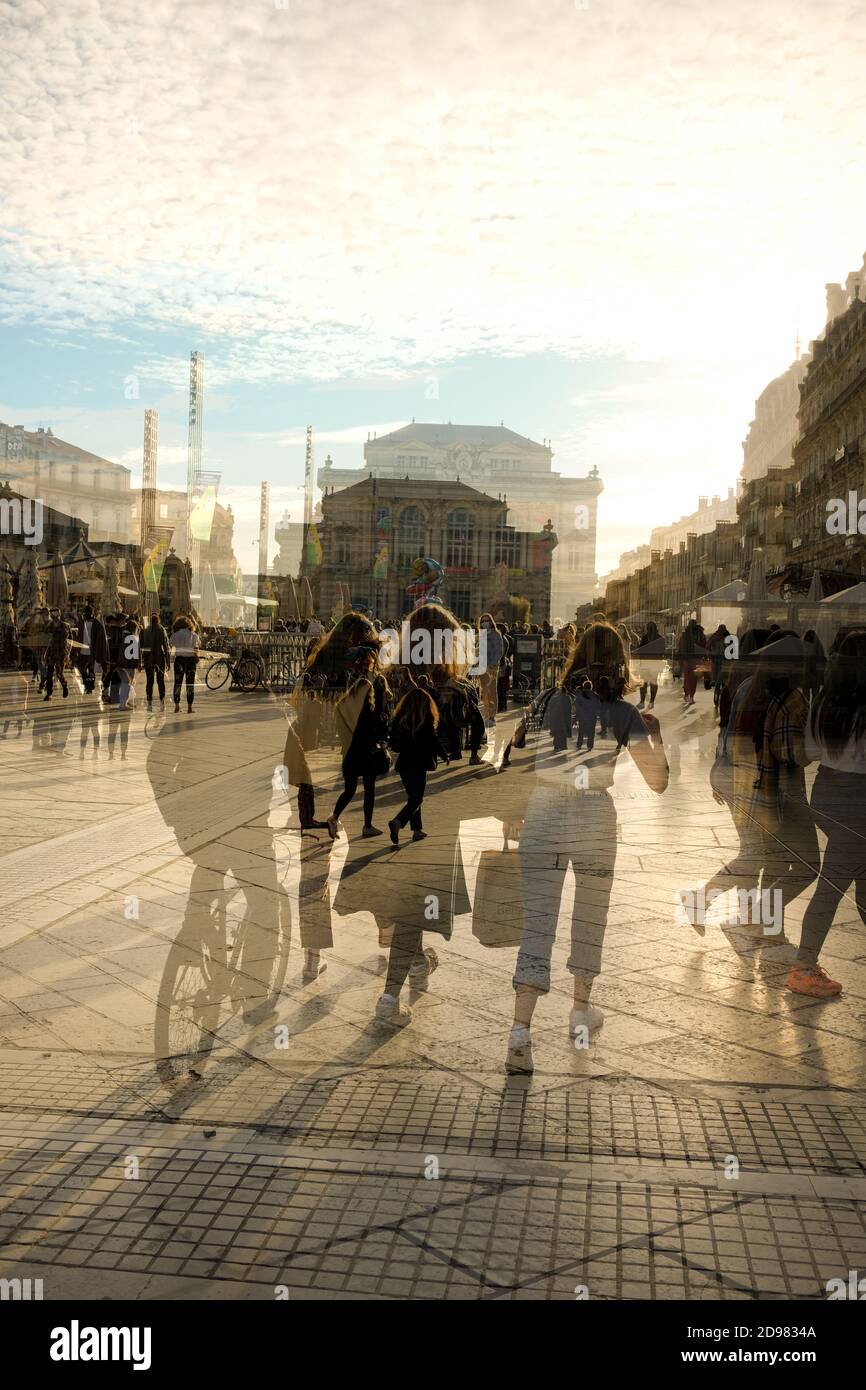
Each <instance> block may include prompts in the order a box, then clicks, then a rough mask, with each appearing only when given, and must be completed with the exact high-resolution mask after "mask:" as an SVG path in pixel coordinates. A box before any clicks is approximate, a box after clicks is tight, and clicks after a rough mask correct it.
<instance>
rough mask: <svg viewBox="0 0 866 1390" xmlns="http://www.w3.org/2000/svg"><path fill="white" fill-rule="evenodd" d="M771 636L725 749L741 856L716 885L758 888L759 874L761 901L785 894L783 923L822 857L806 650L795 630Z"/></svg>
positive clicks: (741, 697)
mask: <svg viewBox="0 0 866 1390" xmlns="http://www.w3.org/2000/svg"><path fill="white" fill-rule="evenodd" d="M772 637H773V640H772V641H770V642H768V643H765V645H764V646H762V647H759V648H757V650H756V651H755V652H753V654H752V655H751V656H749V657H746V658H745V659H744V662H743V665H744V666H746V667H751V669H752V670H753V673H754V674H753V675H752V676H751V678H750V679H749V680H747V681H744V682H743V684H742V685H741V686H740V687H739V689H738V690H737V693H736V695H735V697H734V702H733V705H732V707H731V714H730V718H729V721H728V728H727V734H726V738H725V747H726V754H727V759H728V761H729V763H730V766H731V774H732V780H731V814H732V816H733V818H734V824H735V826H736V827H737V830H738V832H739V835H740V855H739V856H738V861H735V863H733V864H729V865H728V866H727V869H726V870H725V871H723V873H724V874H725V875H727V876H728V877H727V880H726V879H725V878H724V877H723V874H722V873H720V874H717V875H716V876H715V878H714V879H713V880H712V884H713V886H718V887H723V888H727V887H735V886H738V887H739V886H743V887H745V886H748V887H749V889H750V890H751V889H754V890H757V889H758V887H759V883H758V879H759V876H760V889H761V897H762V900H764V901H766V902H768V903H769V902H772V901H773V899H772V898H765V896H764V895H765V894H766V893H768V892H769V893H776V892H778V893H779V895H780V902H781V911H782V921H784V909H785V908H786V907H787V906H788V904H789V903H790V902H792V901H793V899H794V898H796V897H798V896H799V895H800V894H801V893H803V892H805V890H806V889H807V888H808V887H810V885H811V884H812V883H813V882H814V881H815V878H816V877H817V874H818V868H819V861H820V856H819V852H818V837H817V835H816V833H815V823H814V819H813V817H812V814H811V812H810V810H809V806H808V802H807V800H806V783H805V775H804V771H803V769H804V767H805V765H806V763H807V761H808V757H807V754H806V751H805V741H804V735H805V729H806V721H807V717H808V710H809V707H808V704H807V702H806V699H805V697H804V695H803V689H802V687H803V684H804V682H805V679H806V658H807V648H806V647H805V645H804V643H803V642H801V641H800V639H799V637H797V635H796V633H794V632H782V631H778V632H774V633H773V634H772ZM707 886H709V885H707Z"/></svg>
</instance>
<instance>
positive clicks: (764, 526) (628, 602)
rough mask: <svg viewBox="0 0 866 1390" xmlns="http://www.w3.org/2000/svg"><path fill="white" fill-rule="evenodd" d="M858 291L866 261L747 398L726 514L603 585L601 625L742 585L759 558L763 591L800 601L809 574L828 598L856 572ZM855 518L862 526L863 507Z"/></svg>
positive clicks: (862, 329)
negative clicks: (799, 347) (811, 330)
mask: <svg viewBox="0 0 866 1390" xmlns="http://www.w3.org/2000/svg"><path fill="white" fill-rule="evenodd" d="M864 285H866V257H864V264H863V267H861V269H860V270H857V271H852V273H851V274H850V275H849V276H848V277H847V279H846V281H845V284H844V286H843V285H841V284H834V285H828V286H827V323H826V326H825V328H824V331H823V333H822V334H821V336H820V337H819V338H818V339H816V340H815V342H814V343H812V344H810V350H809V352H808V353H807V354H805V355H804V356H803V357H802V358H800V359H799V360H798V361H797V362H795V363H794V364H793V365H792V366H791V367H789V368H788V371H787V372H784V373H783V374H782V376H780V377H777V378H776V380H775V381H772V382H770V384H769V386H768V387H767V388H766V390H765V391H763V392H762V393H761V395H760V396H759V397H758V400H757V402H756V406H755V419H754V420H753V421H752V424H751V426H750V430H749V435H748V437H747V439H746V442H745V444H744V446H743V447H744V457H743V482H742V486H741V490H740V495H739V497H738V498H737V502H736V518H735V519H734V520H733V521H726V522H721V523H717V524H716V525H715V526H714V527H713V529H712V530H711V531H709V532H708V533H707V534H706V535H704V536H700V535H698V534H696V533H695V529H692V530H691V531H690V532H689V533H688V534H687V535H686V536H685V537H682V536H680V538H679V543H678V545H677V546H676V547H675V548H674V547H670V548H665V549H660V548H656V547H655V546H653V549H652V555H651V560H650V564H649V565H648V566H644V567H641V568H638V569H637V570H636V571H635V572H634V573H632V574H631V575H621V574H617V575H615V576H614V577H612V578H611V580H610V582H609V583H608V584H607V587H606V590H605V594H604V598H603V599H602V600H601V604H602V606H603V608H604V610H605V612H606V613H607V614H608V615H609V616H610V617H613V618H615V619H617V620H622V619H624V618H627V617H635V616H641V615H643V616H650V617H654V616H656V615H657V614H671V615H674V614H676V613H678V612H679V611H680V610H681V609H682V608H684V607H687V606H688V605H692V604H694V603H695V602H696V600H697V599H698V598H700V597H701V596H702V595H704V594H706V593H707V592H709V591H710V590H712V589H716V588H720V587H721V586H722V585H723V584H726V583H728V582H729V581H731V580H733V579H740V578H745V577H747V576H748V574H749V571H750V568H751V565H752V561H753V558H754V556H755V552H756V551H758V550H760V551H761V552H762V555H761V563H762V565H763V566H764V568H765V569H766V572H767V574H768V577H769V584H768V587H769V590H770V592H771V593H772V592H776V593H780V594H783V595H784V594H785V593H788V594H792V593H799V594H803V593H805V591H806V590H807V589H808V587H809V583H810V579H811V576H812V574H813V572H814V571H815V570H816V569H817V570H818V572H819V574H820V576H821V581H822V587H823V589H824V591H825V593H828V594H829V593H835V592H839V591H840V590H843V589H844V588H845V587H846V586H847V585H849V584H850V585H852V584H854V583H856V582H857V580H858V579H859V578H860V577H861V576H862V575H863V574H866V534H861V532H860V527H859V521H860V520H861V514H859V512H858V511H857V508H858V504H859V502H860V501H863V502H864V504H866V301H864V299H862V298H861V292H862V289H863V286H864ZM795 392H796V397H795V394H794V393H795ZM798 403H799V405H798ZM792 441H793V444H792ZM730 496H731V493H730V492H729V497H730ZM852 502H853V508H852ZM830 504H834V510H839V509H841V508H842V506H843V504H844V506H845V511H846V525H845V527H844V529H839V528H836V529H833V528H832V527H830V526H828V521H829V515H828V505H830ZM862 521H863V525H864V529H866V505H864V513H863V514H862ZM677 525H678V526H680V525H681V523H677ZM653 534H654V536H655V535H656V534H657V533H653Z"/></svg>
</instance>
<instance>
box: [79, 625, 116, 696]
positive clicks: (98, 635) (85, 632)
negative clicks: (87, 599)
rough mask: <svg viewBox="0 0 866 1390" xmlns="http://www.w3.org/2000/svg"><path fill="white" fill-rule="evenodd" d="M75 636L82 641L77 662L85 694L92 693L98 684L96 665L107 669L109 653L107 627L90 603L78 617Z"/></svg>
mask: <svg viewBox="0 0 866 1390" xmlns="http://www.w3.org/2000/svg"><path fill="white" fill-rule="evenodd" d="M75 637H76V641H78V642H80V643H81V646H80V647H77V648H76V656H75V664H76V665H77V667H78V669H79V671H80V672H81V679H82V681H83V682H84V693H85V695H91V694H92V693H93V691H94V689H95V686H96V665H97V663H98V664H99V665H100V666H101V667H102V669H103V671H105V670H106V668H107V666H108V664H109V654H108V637H107V635H106V631H105V627H104V626H103V623H102V619H101V618H97V616H96V614H95V613H94V611H93V605H92V604H90V603H88V604H87V606H86V607H85V609H84V610H83V612H82V614H81V617H80V618H79V619H78V628H77V631H76V634H75Z"/></svg>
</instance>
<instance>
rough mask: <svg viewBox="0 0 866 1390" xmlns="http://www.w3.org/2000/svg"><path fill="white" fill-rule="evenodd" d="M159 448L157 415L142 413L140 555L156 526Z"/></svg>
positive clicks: (152, 412)
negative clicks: (142, 450)
mask: <svg viewBox="0 0 866 1390" xmlns="http://www.w3.org/2000/svg"><path fill="white" fill-rule="evenodd" d="M158 448H159V414H158V412H157V411H155V410H146V411H145V412H144V454H143V459H142V468H141V532H140V534H141V553H142V559H143V558H144V548H145V545H146V544H147V543H148V540H149V538H150V532H151V528H152V527H153V526H155V525H156V458H157V450H158Z"/></svg>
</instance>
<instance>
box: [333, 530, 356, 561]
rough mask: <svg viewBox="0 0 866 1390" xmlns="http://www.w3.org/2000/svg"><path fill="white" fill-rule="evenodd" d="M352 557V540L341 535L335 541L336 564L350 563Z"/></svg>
mask: <svg viewBox="0 0 866 1390" xmlns="http://www.w3.org/2000/svg"><path fill="white" fill-rule="evenodd" d="M351 558H352V547H351V542H350V541H349V539H348V537H346V536H339V537H338V538H337V539H336V540H335V542H334V564H335V565H348V564H349V561H350V560H351Z"/></svg>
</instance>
